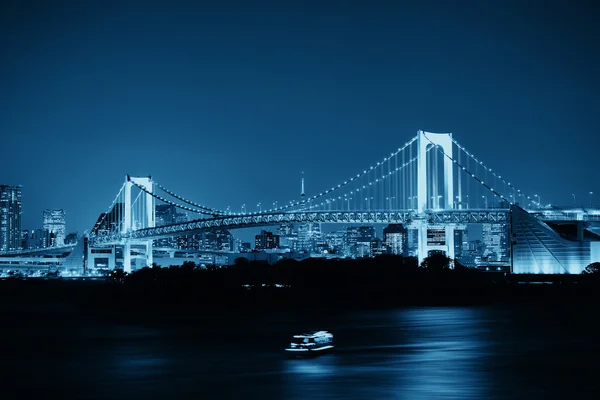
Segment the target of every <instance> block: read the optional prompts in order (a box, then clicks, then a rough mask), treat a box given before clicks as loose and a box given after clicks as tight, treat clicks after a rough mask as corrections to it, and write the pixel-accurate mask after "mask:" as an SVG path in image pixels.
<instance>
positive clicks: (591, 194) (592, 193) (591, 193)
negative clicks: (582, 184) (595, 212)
mask: <svg viewBox="0 0 600 400" xmlns="http://www.w3.org/2000/svg"><path fill="white" fill-rule="evenodd" d="M593 195H594V192H590V208H592V196H593Z"/></svg>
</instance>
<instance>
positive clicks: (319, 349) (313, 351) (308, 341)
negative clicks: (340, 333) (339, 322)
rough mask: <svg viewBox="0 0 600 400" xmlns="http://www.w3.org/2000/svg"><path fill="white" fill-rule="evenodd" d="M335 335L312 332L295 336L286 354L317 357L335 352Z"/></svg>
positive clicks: (324, 332)
mask: <svg viewBox="0 0 600 400" xmlns="http://www.w3.org/2000/svg"><path fill="white" fill-rule="evenodd" d="M333 348H334V345H333V334H332V333H329V332H327V331H311V332H308V333H303V334H300V335H294V336H293V337H292V340H291V342H290V345H289V346H288V347H287V348H286V349H285V352H286V353H287V354H288V355H290V356H297V357H303V356H316V355H320V354H324V353H328V352H330V351H331V350H333Z"/></svg>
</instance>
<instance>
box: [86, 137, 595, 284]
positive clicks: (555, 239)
mask: <svg viewBox="0 0 600 400" xmlns="http://www.w3.org/2000/svg"><path fill="white" fill-rule="evenodd" d="M159 205H168V206H172V207H175V208H176V209H177V210H180V212H181V213H182V215H185V218H183V220H182V221H181V222H177V223H170V224H166V225H165V224H162V223H161V224H157V221H156V214H155V210H156V208H157V206H159ZM273 205H274V206H273V207H272V208H270V209H264V210H263V209H258V210H256V211H254V212H240V213H236V212H232V211H231V210H229V209H227V210H223V209H218V208H215V207H211V206H208V205H206V204H202V203H201V202H196V201H191V200H189V199H186V198H185V197H183V196H181V195H179V194H177V193H175V192H173V191H171V190H169V189H167V187H165V186H163V185H161V184H160V183H158V182H156V181H154V180H153V179H152V178H151V177H132V176H127V177H126V180H125V182H124V183H123V185H122V186H121V188H120V190H119V191H118V193H117V195H116V196H115V198H114V200H113V202H112V204H111V205H110V206H109V207H108V208H107V211H106V212H104V213H103V214H102V215H101V217H100V218H99V220H98V222H97V223H96V225H95V226H94V228H93V229H92V231H91V233H90V234H89V239H88V240H89V241H88V243H89V247H90V248H91V249H102V248H103V247H107V246H122V249H123V255H122V258H123V268H124V269H125V270H126V271H130V270H131V257H132V253H131V251H132V246H135V247H137V248H138V250H137V252H136V257H138V258H143V260H145V262H143V264H145V265H151V264H152V263H153V242H154V241H155V240H158V239H161V238H169V237H174V236H180V235H185V234H190V233H193V232H200V231H209V230H214V229H217V228H225V229H237V228H248V227H261V226H269V225H279V224H282V223H327V224H336V223H343V224H403V225H405V226H409V227H412V228H414V229H417V230H418V257H419V259H420V260H422V259H423V258H425V257H426V256H427V255H428V254H431V252H432V251H442V252H444V253H445V254H446V255H447V256H449V257H450V258H452V259H453V258H454V255H455V254H454V248H455V244H454V240H455V237H454V231H456V230H458V229H464V227H465V226H466V225H467V224H501V225H503V226H506V227H507V228H508V229H509V230H510V257H511V260H510V262H511V264H512V266H513V269H514V270H515V272H516V271H521V272H526V273H532V272H533V273H578V272H579V271H580V270H581V269H582V268H583V267H585V265H587V264H588V263H589V262H591V261H592V260H594V259H595V258H599V259H600V247H598V246H597V243H596V241H595V239H596V237H594V235H595V234H593V233H591V231H588V230H587V229H586V228H587V227H588V225H589V224H590V223H592V224H593V223H595V222H600V211H599V210H595V209H588V208H585V209H584V208H576V207H567V208H564V207H563V208H556V207H554V208H547V207H543V206H542V204H541V200H540V198H539V196H537V195H533V196H531V195H530V194H526V193H525V192H523V191H521V190H520V189H517V188H516V187H515V186H514V185H513V184H512V183H511V182H510V181H509V180H508V179H507V178H505V177H503V176H502V175H501V174H500V173H498V172H496V171H495V170H493V169H492V168H490V167H488V166H487V165H486V164H484V163H483V162H482V161H481V160H480V159H478V158H477V157H476V156H475V155H474V154H473V153H471V152H469V151H468V150H467V149H466V148H465V147H463V146H462V145H461V144H460V143H459V142H457V141H456V140H455V139H454V138H453V135H452V134H451V133H430V132H425V131H422V130H419V131H418V132H417V135H416V136H415V137H413V138H411V139H410V140H409V141H407V142H406V143H405V144H404V145H402V146H401V147H399V148H398V149H397V150H395V151H393V152H392V153H391V154H389V155H387V156H385V157H383V158H382V159H380V160H379V161H377V162H376V163H375V164H373V165H371V166H369V167H368V168H365V169H362V170H359V171H357V173H356V174H354V175H352V176H349V177H348V179H346V180H345V181H343V182H341V183H339V184H337V185H335V186H332V187H330V188H329V189H327V190H324V191H322V192H320V193H317V194H314V195H312V196H306V195H305V193H304V190H303V191H302V195H301V196H300V198H299V199H292V200H291V201H290V202H289V203H287V204H285V205H281V206H277V203H275V202H274V203H273ZM557 224H558V225H568V224H571V225H573V226H575V230H576V233H575V237H574V238H569V237H566V235H565V234H564V233H561V232H560V231H557V230H556V226H558V225H557ZM432 231H436V232H437V236H438V237H437V238H436V240H430V239H431V232H432ZM440 231H441V232H442V233H441V237H439V236H440V233H439V232H440ZM586 235H587V236H586ZM507 236H508V235H507ZM598 239H600V237H598ZM507 240H508V238H507ZM140 247H141V248H142V250H141V251H140V250H139V248H140ZM144 248H145V251H144V250H143V249H144ZM92 251H93V250H92ZM97 251H99V252H101V250H97ZM88 253H89V254H90V255H91V253H90V252H88ZM584 264H585V265H584Z"/></svg>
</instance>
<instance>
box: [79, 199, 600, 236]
mask: <svg viewBox="0 0 600 400" xmlns="http://www.w3.org/2000/svg"><path fill="white" fill-rule="evenodd" d="M527 211H528V212H529V213H531V214H533V215H535V216H536V217H537V218H540V219H541V220H544V221H550V220H552V221H592V222H600V210H598V209H583V208H568V207H564V208H552V209H531V210H527ZM509 215H510V209H508V208H495V209H494V208H491V209H465V210H427V211H426V212H424V213H422V214H417V212H416V210H393V211H390V210H373V211H343V210H336V211H291V212H272V213H256V214H247V215H227V216H220V217H215V218H206V219H198V220H194V221H190V222H183V223H178V224H172V225H164V226H159V227H154V228H146V229H139V230H135V231H132V232H129V233H126V234H124V233H114V234H109V235H101V236H91V237H90V241H91V243H92V244H93V245H105V244H119V243H123V241H124V240H125V239H128V240H136V239H137V240H140V241H144V240H148V239H160V238H166V237H172V236H177V235H180V234H185V233H193V232H198V231H203V230H209V229H214V228H224V229H236V228H252V227H261V226H268V225H278V224H282V223H309V222H317V223H343V224H407V223H411V222H426V223H428V224H433V225H435V224H477V223H492V224H502V223H509Z"/></svg>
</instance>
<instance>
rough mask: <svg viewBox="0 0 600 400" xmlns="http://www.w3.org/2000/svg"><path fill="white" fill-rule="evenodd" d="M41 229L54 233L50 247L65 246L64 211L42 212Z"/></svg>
mask: <svg viewBox="0 0 600 400" xmlns="http://www.w3.org/2000/svg"><path fill="white" fill-rule="evenodd" d="M42 229H45V230H47V231H48V232H50V233H54V243H51V244H50V246H62V245H63V244H65V236H66V233H65V231H66V226H65V210H44V222H43V224H42Z"/></svg>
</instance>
